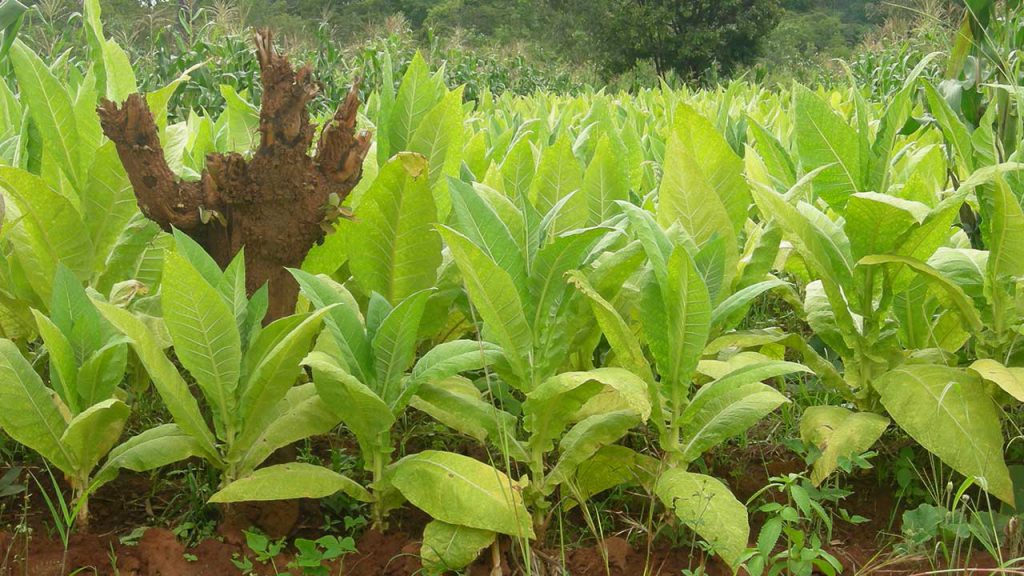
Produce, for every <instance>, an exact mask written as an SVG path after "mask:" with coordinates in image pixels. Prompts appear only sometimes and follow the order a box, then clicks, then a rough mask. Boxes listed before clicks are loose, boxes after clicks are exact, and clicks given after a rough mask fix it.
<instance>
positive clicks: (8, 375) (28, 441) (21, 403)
mask: <svg viewBox="0 0 1024 576" xmlns="http://www.w3.org/2000/svg"><path fill="white" fill-rule="evenodd" d="M0 406H3V407H4V409H3V410H0V428H3V430H4V431H5V432H7V434H8V435H9V436H10V437H11V438H13V439H14V440H15V441H17V442H18V443H20V444H24V445H25V446H28V447H29V448H31V449H32V450H34V451H35V452H37V453H38V454H39V455H40V456H42V457H43V458H46V459H47V460H48V461H49V462H50V463H51V464H53V465H54V466H56V467H57V468H59V469H60V470H61V471H62V472H64V473H65V474H68V475H72V476H73V475H75V473H76V472H77V471H78V466H79V463H78V459H77V458H76V456H75V454H74V453H73V452H72V451H71V450H70V449H69V448H68V447H67V446H66V445H65V444H64V443H63V442H62V441H61V438H62V436H63V435H64V431H65V430H66V428H67V423H66V422H65V421H64V417H63V416H61V413H60V411H59V410H58V409H57V405H56V404H55V403H54V401H53V399H52V398H51V396H50V391H49V390H48V389H47V388H46V386H44V385H43V381H42V380H41V379H40V378H39V375H38V374H36V372H35V370H33V369H32V365H31V364H29V363H28V360H26V359H25V357H24V356H22V355H21V351H19V350H18V347H17V346H16V345H15V344H14V343H13V342H11V341H10V340H5V339H0Z"/></svg>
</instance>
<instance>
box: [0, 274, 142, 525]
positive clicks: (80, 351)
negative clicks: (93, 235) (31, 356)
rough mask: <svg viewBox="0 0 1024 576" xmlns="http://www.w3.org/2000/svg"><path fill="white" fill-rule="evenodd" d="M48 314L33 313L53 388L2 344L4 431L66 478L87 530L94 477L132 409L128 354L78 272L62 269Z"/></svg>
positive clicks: (99, 480)
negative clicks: (125, 383) (126, 383)
mask: <svg viewBox="0 0 1024 576" xmlns="http://www.w3.org/2000/svg"><path fill="white" fill-rule="evenodd" d="M49 310H50V314H49V316H47V315H45V314H43V313H42V312H39V311H38V310H32V314H33V315H34V317H35V320H36V328H37V329H38V331H39V334H40V335H41V337H42V341H43V344H44V345H45V353H46V356H47V357H48V363H47V364H48V368H47V370H46V373H47V374H48V376H49V378H48V380H49V386H47V384H46V383H44V381H43V379H42V378H40V376H39V374H38V373H37V372H36V370H35V368H34V367H33V365H32V362H30V361H29V360H28V359H27V358H26V357H25V356H24V355H23V354H22V351H21V350H19V348H18V346H17V345H16V344H14V343H13V342H12V341H10V340H7V339H3V340H0V402H2V403H3V406H4V409H3V410H2V411H0V428H3V429H4V431H6V432H7V434H9V435H10V436H11V438H13V439H14V440H16V441H18V442H20V443H22V444H24V445H25V446H28V447H29V448H31V449H32V450H34V451H36V452H37V453H38V454H39V455H40V456H42V457H43V458H45V459H46V460H47V461H48V462H49V463H51V464H53V466H55V467H56V468H57V469H59V470H60V471H61V472H63V473H64V474H65V476H66V477H67V479H68V482H69V484H70V486H71V489H72V491H73V493H74V504H73V508H74V509H75V510H77V511H78V514H77V516H78V520H77V521H78V524H79V525H80V526H82V527H83V528H88V523H89V505H88V498H89V494H90V493H91V492H93V491H94V490H95V489H96V488H98V487H99V486H100V485H102V484H103V483H104V482H105V481H106V479H105V478H104V477H103V476H102V475H100V476H98V477H94V476H93V472H94V470H95V468H96V466H97V465H98V464H99V462H100V461H101V460H102V459H103V458H104V457H105V456H107V453H108V452H109V451H110V449H111V448H113V447H114V445H115V444H117V441H118V440H119V439H120V437H121V431H122V429H123V428H124V425H125V422H126V421H127V420H128V416H129V413H130V410H129V408H128V405H127V404H126V403H125V402H124V400H123V397H124V394H123V392H121V391H120V390H119V386H120V384H121V381H122V380H123V378H124V372H125V366H126V363H127V357H128V349H127V345H126V343H125V342H124V339H123V338H122V337H121V335H120V334H118V333H117V331H116V330H114V329H113V328H112V327H111V326H110V325H109V324H107V323H106V322H105V321H103V320H102V318H101V317H100V315H99V313H98V312H97V311H96V308H95V307H93V304H92V301H90V299H89V297H88V296H87V295H86V292H85V290H84V289H83V288H82V286H81V284H80V283H79V281H78V280H77V279H76V278H75V276H74V274H73V273H72V272H71V271H70V270H68V269H67V268H64V267H59V268H58V269H57V274H56V276H55V278H54V279H53V294H52V299H51V302H50V306H49Z"/></svg>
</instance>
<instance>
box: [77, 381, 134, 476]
mask: <svg viewBox="0 0 1024 576" xmlns="http://www.w3.org/2000/svg"><path fill="white" fill-rule="evenodd" d="M130 412H131V411H130V410H129V409H128V405H127V404H125V403H124V402H122V401H120V400H116V399H114V398H111V399H109V400H104V401H103V402H99V403H97V404H94V405H92V406H90V407H89V408H88V409H86V410H85V411H84V412H82V413H81V414H79V415H77V416H75V417H74V418H73V419H72V420H71V422H69V423H68V427H67V429H66V430H64V434H63V435H62V436H61V438H60V442H61V444H63V445H64V446H66V447H67V450H68V451H69V452H71V453H72V454H74V455H75V456H74V457H75V461H76V462H77V467H78V469H79V473H88V472H91V471H92V469H93V467H95V466H96V464H98V463H99V461H100V460H101V459H102V458H103V457H104V456H105V455H106V454H107V452H108V451H109V450H110V449H111V448H112V447H113V446H114V444H116V443H117V440H118V439H119V438H120V437H121V431H122V430H123V429H124V424H125V422H126V421H127V420H128V415H129V413H130Z"/></svg>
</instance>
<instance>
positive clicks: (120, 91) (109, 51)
mask: <svg viewBox="0 0 1024 576" xmlns="http://www.w3.org/2000/svg"><path fill="white" fill-rule="evenodd" d="M103 60H104V65H103V68H104V71H105V72H106V74H107V98H109V99H110V100H113V101H114V102H123V101H124V100H125V99H127V98H128V95H129V94H134V93H136V92H138V91H139V87H138V84H137V82H136V80H135V72H134V71H133V70H132V64H131V61H130V60H129V59H128V54H126V53H125V51H124V49H123V48H121V47H120V46H118V44H117V42H114V41H113V40H106V41H105V42H104V43H103Z"/></svg>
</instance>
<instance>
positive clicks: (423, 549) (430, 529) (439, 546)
mask: <svg viewBox="0 0 1024 576" xmlns="http://www.w3.org/2000/svg"><path fill="white" fill-rule="evenodd" d="M494 537H495V534H494V532H491V531H489V530H478V529H476V528H470V527H468V526H459V525H457V524H448V523H447V522H441V521H440V520H434V521H431V522H429V523H427V525H426V527H424V528H423V544H422V545H421V546H420V557H421V558H422V560H423V570H424V571H425V572H426V573H427V574H445V573H448V572H450V571H452V570H461V569H463V568H465V567H466V566H468V565H470V564H471V563H472V562H473V561H474V560H476V558H477V556H479V555H480V551H481V550H483V549H484V548H486V547H488V546H490V545H491V544H492V543H493V542H494Z"/></svg>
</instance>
